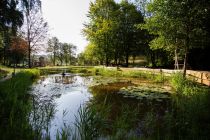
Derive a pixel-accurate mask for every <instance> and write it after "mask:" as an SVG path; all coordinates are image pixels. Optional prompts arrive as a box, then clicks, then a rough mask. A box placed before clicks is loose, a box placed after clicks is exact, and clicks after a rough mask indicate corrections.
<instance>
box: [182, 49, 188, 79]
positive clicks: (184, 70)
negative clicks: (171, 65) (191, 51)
mask: <svg viewBox="0 0 210 140" xmlns="http://www.w3.org/2000/svg"><path fill="white" fill-rule="evenodd" d="M187 54H188V46H186V48H185V54H184V66H183V77H186V71H187V57H188V56H187Z"/></svg>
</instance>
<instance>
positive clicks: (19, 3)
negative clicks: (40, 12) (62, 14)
mask: <svg viewBox="0 0 210 140" xmlns="http://www.w3.org/2000/svg"><path fill="white" fill-rule="evenodd" d="M35 5H36V6H37V7H39V8H40V7H41V1H40V0H1V1H0V34H1V37H2V38H1V40H0V41H1V42H2V44H3V45H2V46H3V48H2V49H1V51H2V52H3V59H4V60H3V61H4V65H5V64H6V59H7V55H8V52H9V51H8V50H9V49H10V45H11V42H10V40H11V39H10V38H11V37H14V36H16V34H17V30H18V28H19V27H21V26H22V25H23V22H24V16H23V11H24V9H25V8H26V9H33V8H34V7H35Z"/></svg>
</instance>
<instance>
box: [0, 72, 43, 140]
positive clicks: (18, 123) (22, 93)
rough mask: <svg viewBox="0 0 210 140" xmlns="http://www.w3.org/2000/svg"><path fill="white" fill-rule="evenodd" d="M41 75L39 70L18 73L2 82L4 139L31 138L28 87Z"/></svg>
mask: <svg viewBox="0 0 210 140" xmlns="http://www.w3.org/2000/svg"><path fill="white" fill-rule="evenodd" d="M38 76H39V71H38V70H27V71H21V72H19V73H17V74H16V75H15V76H14V77H12V78H11V79H9V80H6V81H4V82H1V83H0V89H1V90H0V120H1V121H0V134H1V138H2V139H12V138H16V139H31V137H32V136H33V132H32V131H31V126H30V124H29V121H28V118H29V112H30V109H31V102H30V95H29V94H28V89H29V88H30V86H31V84H32V83H33V80H34V79H35V78H36V77H38Z"/></svg>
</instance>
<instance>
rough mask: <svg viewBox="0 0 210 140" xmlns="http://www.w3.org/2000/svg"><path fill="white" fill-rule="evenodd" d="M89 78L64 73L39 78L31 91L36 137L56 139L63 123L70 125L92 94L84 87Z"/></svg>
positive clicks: (32, 117) (32, 115)
mask: <svg viewBox="0 0 210 140" xmlns="http://www.w3.org/2000/svg"><path fill="white" fill-rule="evenodd" d="M91 80H92V78H91V77H80V76H77V75H71V74H66V75H65V76H62V75H59V74H56V75H49V76H43V77H41V78H40V80H39V81H37V83H36V84H35V85H34V86H33V88H32V91H31V93H32V95H33V96H32V99H33V110H32V112H31V115H30V121H31V124H32V126H33V128H34V130H36V133H37V134H36V135H37V136H38V135H40V133H42V137H43V138H46V137H48V136H50V137H51V139H55V138H56V133H57V130H59V129H60V128H62V127H63V125H64V124H65V123H68V124H72V123H74V120H75V114H76V113H77V111H78V108H79V107H80V105H82V104H84V103H86V102H87V101H89V99H90V98H91V97H92V95H91V94H90V93H89V91H88V87H87V85H88V84H89V83H90V82H91Z"/></svg>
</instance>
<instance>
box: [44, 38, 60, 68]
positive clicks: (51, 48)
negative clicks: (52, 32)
mask: <svg viewBox="0 0 210 140" xmlns="http://www.w3.org/2000/svg"><path fill="white" fill-rule="evenodd" d="M58 49H59V40H58V38H57V37H53V38H51V39H49V40H48V48H47V52H49V53H50V54H51V55H53V65H54V66H55V62H56V57H57V55H58V54H57V53H58Z"/></svg>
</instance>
